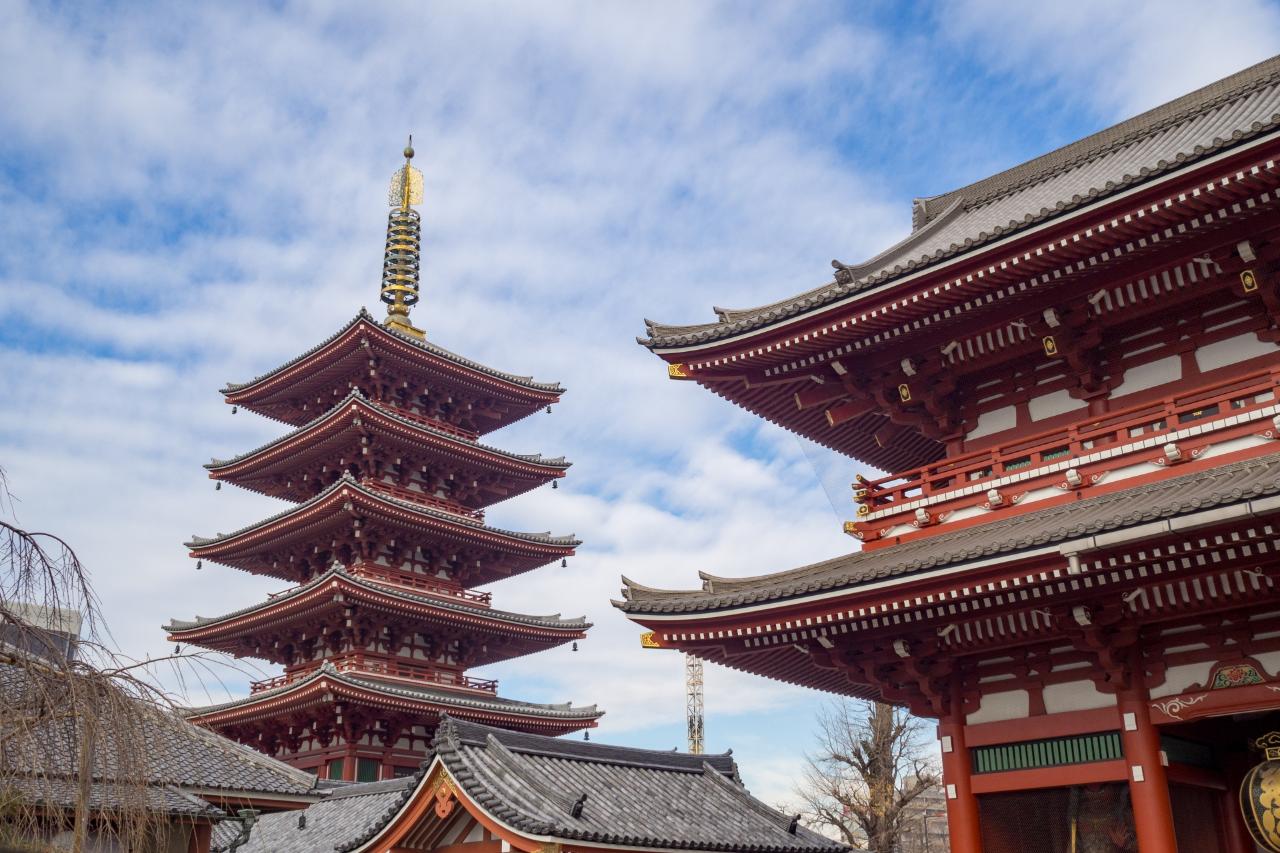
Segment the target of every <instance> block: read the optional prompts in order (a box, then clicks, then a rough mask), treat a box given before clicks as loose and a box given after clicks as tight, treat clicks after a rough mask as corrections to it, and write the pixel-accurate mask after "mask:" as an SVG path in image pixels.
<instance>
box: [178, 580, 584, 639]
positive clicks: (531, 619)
mask: <svg viewBox="0 0 1280 853" xmlns="http://www.w3.org/2000/svg"><path fill="white" fill-rule="evenodd" d="M335 577H341V578H343V579H344V580H346V581H347V582H349V583H351V584H354V585H356V586H359V587H363V588H365V589H368V590H370V591H372V592H377V593H381V594H384V595H392V596H395V597H396V598H401V599H403V600H405V601H407V602H413V603H417V604H427V605H430V606H432V607H437V608H439V609H441V610H446V611H450V612H453V613H458V614H465V615H468V616H479V617H483V618H489V619H496V620H500V621H503V622H510V623H513V624H517V625H530V626H533V627H536V628H551V629H558V630H579V631H585V630H587V629H588V628H590V627H591V623H590V622H588V621H587V620H586V617H585V616H578V617H576V618H573V619H565V618H563V617H561V616H560V614H559V613H553V614H550V615H546V616H530V615H527V614H524V613H510V612H507V611H505V610H494V609H492V608H489V607H473V606H469V605H467V604H464V603H463V602H462V601H461V600H459V601H456V602H455V601H450V600H449V599H447V598H444V597H442V596H440V597H437V596H429V595H417V594H415V593H413V592H410V591H407V590H403V589H398V588H396V587H394V586H389V585H387V584H382V583H378V582H377V581H370V580H366V579H364V578H361V577H358V576H356V575H353V574H351V573H350V572H348V571H347V570H346V568H344V567H343V566H334V567H333V568H331V569H330V570H329V571H327V572H325V573H324V574H322V575H319V576H317V577H316V578H315V579H314V580H312V581H310V582H308V583H305V584H303V585H302V586H296V587H294V588H293V589H290V590H286V591H285V592H282V593H280V594H278V595H275V596H273V597H272V598H269V599H267V600H266V601H260V602H257V603H256V604H251V605H249V606H248V607H242V608H240V609H239V610H233V611H232V612H230V613H224V614H223V615H221V616H208V617H206V616H197V617H196V618H195V619H192V620H182V619H171V620H169V624H168V625H164V626H163V629H164V630H165V631H169V632H173V631H187V630H190V629H192V628H199V627H202V626H204V625H212V624H214V623H215V622H225V621H226V620H228V619H234V618H236V617H238V616H243V615H245V614H247V613H253V612H254V611H257V610H266V609H268V608H272V607H276V606H278V605H280V604H283V603H284V602H286V601H288V600H290V599H292V598H296V597H297V596H299V595H302V594H304V593H307V592H309V591H311V590H313V589H315V588H316V587H318V586H323V585H324V584H325V583H328V582H329V581H330V580H332V579H334V578H335Z"/></svg>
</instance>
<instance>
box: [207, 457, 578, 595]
mask: <svg viewBox="0 0 1280 853" xmlns="http://www.w3.org/2000/svg"><path fill="white" fill-rule="evenodd" d="M372 525H377V526H379V527H382V528H384V529H386V530H387V531H388V534H389V535H388V536H387V537H386V539H387V540H396V541H399V542H401V543H403V542H405V541H410V542H411V543H412V545H413V547H414V548H417V549H421V550H424V551H425V550H427V549H429V548H431V547H432V546H437V547H440V548H443V549H449V551H450V553H452V554H461V553H465V554H466V561H462V562H461V563H460V565H458V566H457V567H456V568H457V571H458V573H459V574H460V575H462V576H461V577H458V578H455V580H457V582H458V583H461V584H462V585H463V586H466V587H471V586H478V585H480V584H484V583H488V582H490V581H494V580H498V579H500V578H504V577H510V576H511V575H515V574H520V573H521V572H526V571H529V570H530V569H535V568H537V567H539V566H542V565H545V564H546V563H549V562H551V561H552V560H555V559H558V558H562V557H568V556H572V555H573V553H574V548H575V547H576V546H578V545H580V544H582V543H581V542H580V541H579V540H578V539H576V538H574V537H573V536H571V535H570V536H553V535H551V534H550V533H520V532H514V531H510V530H502V529H499V528H496V527H488V526H486V525H485V524H483V523H482V522H481V521H479V520H477V519H476V518H474V517H472V516H470V515H462V514H459V513H456V512H450V511H447V510H444V509H438V508H435V507H432V506H427V505H425V504H423V503H420V502H418V501H416V500H409V499H406V498H402V497H397V496H393V495H391V494H388V493H387V492H385V491H382V490H381V489H380V488H379V487H378V485H377V484H376V483H370V482H368V481H363V482H360V481H357V480H355V479H354V478H353V477H351V476H350V475H344V476H343V478H342V479H341V480H339V481H338V482H336V483H334V484H333V485H332V486H330V487H329V488H327V489H325V490H324V491H323V492H321V493H320V494H318V495H316V496H315V497H314V498H312V499H311V500H308V501H306V502H304V503H301V504H298V505H297V506H293V507H290V508H289V509H287V510H285V511H284V512H281V513H278V514H276V515H273V516H271V517H270V518H266V519H263V520H262V521H259V522H257V523H255V524H252V525H250V526H248V527H245V528H243V529H241V530H237V531H235V532H234V533H227V534H219V535H218V536H215V537H212V538H203V537H198V536H195V537H192V539H191V541H190V542H188V543H186V544H187V547H189V548H190V549H191V556H192V557H197V558H200V559H207V560H212V561H214V562H217V563H222V564H223V565H227V566H232V567H234V568H238V569H243V570H245V571H248V572H253V573H254V574H261V575H267V576H270V577H278V578H283V579H285V580H293V579H304V578H306V577H309V576H311V575H314V574H316V573H317V572H316V571H314V569H315V568H319V567H324V568H327V567H329V566H331V565H332V564H333V563H334V562H335V561H336V562H340V563H348V564H349V563H353V562H355V561H356V559H357V558H359V557H360V556H361V553H360V552H361V550H362V549H366V548H369V549H375V548H376V547H377V545H378V544H379V538H378V537H377V536H375V535H372V534H371V529H370V528H371V526H372ZM384 541H386V540H384ZM368 556H370V557H372V556H376V554H371V555H368ZM477 563H478V565H477ZM291 567H293V568H292V569H291Z"/></svg>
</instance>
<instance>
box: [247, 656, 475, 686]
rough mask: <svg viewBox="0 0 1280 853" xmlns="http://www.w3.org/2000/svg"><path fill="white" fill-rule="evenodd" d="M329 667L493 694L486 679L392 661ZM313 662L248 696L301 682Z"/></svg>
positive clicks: (356, 659) (354, 660)
mask: <svg viewBox="0 0 1280 853" xmlns="http://www.w3.org/2000/svg"><path fill="white" fill-rule="evenodd" d="M332 663H333V666H334V668H335V669H337V670H338V672H348V673H352V674H355V675H377V676H379V677H381V678H395V679H402V680H405V681H413V682H417V683H426V684H438V685H440V686H442V687H453V688H461V689H464V690H475V691H478V692H481V693H491V694H492V693H497V691H498V682H497V681H495V680H493V679H487V678H472V677H470V676H468V675H463V674H461V673H457V672H452V671H450V670H440V669H432V668H430V667H425V666H415V665H413V664H405V663H400V662H398V661H394V660H386V659H383V658H366V657H365V656H364V655H359V654H357V655H352V656H350V657H344V658H339V659H334V660H333V661H332ZM319 666H320V664H319V663H318V662H317V663H316V664H315V665H314V666H310V667H307V668H305V669H298V670H294V671H293V672H286V673H283V674H281V675H277V676H276V677H274V678H264V679H262V680H261V681H255V682H253V683H251V684H250V685H249V692H250V693H251V694H252V693H260V692H262V691H264V690H272V689H274V688H276V687H283V686H285V685H287V684H292V683H293V682H295V681H301V680H303V679H305V678H308V677H310V676H311V675H313V674H314V673H315V671H316V670H317V669H318V668H319Z"/></svg>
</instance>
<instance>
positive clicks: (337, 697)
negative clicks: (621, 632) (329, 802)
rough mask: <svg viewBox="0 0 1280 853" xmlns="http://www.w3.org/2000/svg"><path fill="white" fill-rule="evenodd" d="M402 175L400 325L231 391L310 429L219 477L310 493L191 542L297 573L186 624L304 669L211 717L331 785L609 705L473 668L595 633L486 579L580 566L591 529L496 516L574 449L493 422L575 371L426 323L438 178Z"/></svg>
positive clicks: (269, 569)
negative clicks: (462, 736) (537, 444)
mask: <svg viewBox="0 0 1280 853" xmlns="http://www.w3.org/2000/svg"><path fill="white" fill-rule="evenodd" d="M405 154H406V161H405V165H404V167H403V168H402V169H401V170H400V171H399V172H398V173H397V174H396V177H395V179H394V180H393V183H392V192H391V206H392V211H391V214H390V218H389V223H388V227H387V247H386V260H385V265H384V274H383V286H382V300H383V302H385V303H386V304H387V312H388V316H387V319H386V320H385V322H382V323H379V322H378V321H376V320H375V319H374V318H373V317H372V316H371V315H370V314H368V313H367V312H365V311H363V310H361V312H360V313H359V314H357V315H356V316H355V318H354V319H352V320H351V321H350V322H349V323H347V324H346V325H345V326H344V327H343V328H342V329H340V330H339V331H338V332H337V333H336V334H335V335H333V336H332V337H330V338H329V339H327V340H325V341H323V342H322V343H320V344H319V345H318V346H316V347H314V348H312V349H310V350H308V351H307V352H305V353H303V354H302V355H300V356H298V357H297V358H295V359H293V360H292V361H289V362H288V363H286V364H284V365H282V366H280V367H278V368H276V369H275V370H272V371H270V372H268V373H266V374H264V375H263V376H260V377H258V378H257V379H253V380H251V381H249V382H245V383H242V384H233V385H228V386H227V387H226V388H225V389H223V394H224V395H225V397H226V402H227V403H228V404H230V405H232V406H234V407H238V408H244V409H247V410H249V411H252V412H256V413H258V414H261V415H264V416H266V417H269V418H272V419H274V420H278V421H281V422H283V423H284V424H286V425H288V426H290V427H293V430H292V432H289V433H287V434H286V435H284V436H282V437H280V438H278V439H276V440H275V441H272V442H270V443H269V444H266V445H264V446H263V447H260V448H257V449H256V450H252V451H250V452H248V453H245V454H242V455H240V456H237V457H235V458H234V459H227V460H217V459H215V460H214V461H213V462H212V463H211V464H209V465H208V466H206V467H207V468H208V469H209V476H210V477H211V478H213V479H214V480H217V481H218V487H219V488H220V487H221V484H222V483H223V482H228V483H234V484H236V485H238V486H241V487H243V488H246V489H251V490H253V491H256V492H260V493H262V494H266V495H271V496H273V497H277V498H282V499H284V500H286V501H289V502H290V503H291V504H292V505H291V506H290V507H289V508H288V509H286V510H285V511H283V512H281V513H279V514H278V515H275V516H272V517H271V518H267V519H264V520H262V521H260V522H257V523H255V524H253V525H250V526H248V527H246V528H244V529H242V530H237V531H235V532H233V533H229V534H225V535H223V534H219V535H217V536H215V537H212V538H200V537H197V538H194V539H193V541H191V542H190V543H188V545H189V547H190V549H191V556H192V557H194V558H196V559H198V560H200V561H202V563H203V562H209V563H219V564H221V565H224V566H230V567H232V568H236V569H240V570H242V571H247V572H252V573H254V574H258V575H265V576H269V577H275V578H280V579H281V580H283V581H286V582H289V583H291V584H293V586H292V587H291V588H289V589H288V590H286V591H284V592H280V593H278V594H276V595H273V596H271V597H270V598H269V599H268V600H266V601H262V602H259V603H257V604H254V605H251V606H249V607H246V608H244V609H242V610H239V611H236V612H234V613H228V614H225V615H222V616H217V617H212V618H207V617H197V618H196V619H194V620H192V621H178V620H174V621H172V622H171V623H170V624H169V625H168V626H166V630H167V631H168V632H169V635H170V638H171V639H172V640H173V641H175V642H178V643H190V644H194V645H197V646H202V647H204V648H208V649H214V650H217V651H222V652H226V653H229V654H232V655H236V656H237V657H248V658H257V659H259V660H263V661H267V662H269V663H273V664H280V665H283V667H284V672H283V674H281V675H279V676H278V677H275V678H271V679H267V680H264V681H260V682H256V683H254V684H253V685H252V688H251V692H250V695H249V696H247V697H245V698H243V699H238V700H235V701H232V702H227V703H224V704H220V705H215V706H210V707H205V708H197V709H193V710H192V715H191V718H192V719H193V720H194V721H196V722H198V723H200V724H202V725H205V726H208V727H210V728H213V729H215V730H217V731H218V732H220V733H222V734H224V735H227V736H229V737H231V738H233V739H235V740H238V741H240V742H242V743H245V744H248V745H250V746H253V747H256V748H258V749H260V750H262V751H263V752H265V753H268V754H270V755H275V756H277V757H280V758H283V759H284V760H285V761H287V762H288V763H290V764H292V765H294V766H296V767H300V768H304V769H308V770H312V771H313V772H316V773H317V774H319V775H320V776H322V777H327V778H331V779H344V780H359V781H374V780H377V779H380V778H389V777H392V776H406V775H410V774H412V773H414V772H416V771H417V769H418V765H419V763H420V762H421V761H422V759H423V758H424V757H425V756H426V754H427V752H428V749H429V747H430V744H431V741H432V737H433V735H434V732H435V728H436V725H437V723H438V722H439V720H440V718H441V716H442V715H443V714H445V713H448V714H449V715H451V716H453V717H454V718H457V719H460V720H471V721H475V722H478V723H486V724H490V725H495V726H499V727H503V728H510V729H516V730H520V731H526V732H535V733H540V734H547V735H560V734H564V733H567V732H573V731H577V730H580V729H584V728H588V727H592V726H594V725H595V724H596V723H595V720H596V719H597V718H598V717H599V716H600V713H601V712H599V711H597V710H596V708H595V707H594V706H584V707H574V706H573V705H571V704H563V705H542V704H533V703H528V702H518V701H514V700H511V699H505V698H502V697H500V696H498V694H497V684H496V682H494V681H491V680H484V679H478V678H473V677H471V676H469V675H468V674H467V670H468V669H470V668H471V667H476V666H483V665H485V664H491V663H495V662H498V661H503V660H509V659H511V658H514V657H517V656H520V655H526V654H530V653H532V652H537V651H541V650H543V649H549V648H553V647H555V646H559V645H563V644H565V643H571V642H573V643H576V641H577V640H580V639H582V638H583V637H584V636H585V632H586V630H587V628H589V627H590V625H589V624H588V623H587V622H586V621H585V620H583V619H581V618H578V619H564V618H561V617H560V616H558V615H553V616H530V615H525V614H522V613H512V612H508V611H503V610H499V609H497V608H494V607H493V606H492V602H491V596H490V594H489V593H487V592H478V591H476V590H475V589H474V587H476V586H480V585H483V584H489V583H492V582H493V581H497V580H501V579H502V578H507V577H511V576H512V575H516V574H520V573H523V572H528V571H531V570H533V569H536V568H538V567H540V566H544V565H546V564H548V563H554V562H559V563H563V562H564V560H565V559H566V558H567V557H569V556H571V555H572V554H573V553H574V548H575V547H576V546H577V545H578V544H580V543H579V542H578V541H577V540H576V539H574V538H573V537H572V536H552V535H550V534H545V533H520V532H514V531H510V530H503V529H500V528H497V527H493V526H490V525H488V524H487V523H486V522H485V509H486V508H487V507H489V506H491V505H492V504H494V503H496V502H498V501H501V500H504V499H505V498H509V497H512V496H514V495H518V494H521V493H523V492H526V491H528V490H530V489H533V488H535V487H537V486H541V485H544V484H546V483H548V482H554V481H555V480H557V479H558V478H560V477H563V476H564V474H565V471H566V470H567V469H568V467H569V463H567V462H565V461H564V459H562V458H546V457H543V456H538V455H524V454H516V453H510V452H507V451H504V450H499V449H497V448H495V447H491V446H489V445H487V444H484V443H482V442H481V441H480V439H481V437H482V436H485V435H486V434H488V433H491V432H493V431H495V430H497V429H499V428H501V427H504V426H506V425H508V424H511V423H513V422H515V421H517V420H519V419H521V418H524V417H526V416H528V415H530V414H533V413H534V412H541V411H543V410H544V409H546V410H548V411H549V410H550V406H551V405H552V404H553V403H555V402H557V401H558V400H559V398H560V395H561V393H563V390H564V389H562V388H561V387H560V386H559V385H556V384H547V383H543V382H535V381H534V380H532V379H530V378H528V377H525V376H515V375H512V374H508V373H503V372H501V371H498V370H493V369H491V368H488V367H485V366H483V365H481V364H477V363H476V362H474V361H471V360H469V359H466V358H463V357H462V356H459V355H456V354H454V353H452V352H450V351H448V350H445V349H443V348H441V347H439V346H437V345H435V344H434V343H432V342H430V341H428V340H427V339H426V336H425V334H424V333H423V332H422V331H421V330H420V329H418V328H416V327H415V326H413V325H412V323H410V321H409V311H410V309H411V308H412V306H413V305H414V304H415V303H416V302H417V301H418V273H419V234H420V225H419V217H418V213H417V211H416V210H414V209H413V207H412V205H413V204H416V203H419V202H420V201H421V193H422V174H421V172H419V171H418V170H417V169H415V168H413V167H412V166H411V165H410V162H409V160H410V159H411V158H412V156H413V150H412V148H408V149H406V151H405Z"/></svg>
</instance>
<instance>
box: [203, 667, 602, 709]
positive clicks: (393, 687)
mask: <svg viewBox="0 0 1280 853" xmlns="http://www.w3.org/2000/svg"><path fill="white" fill-rule="evenodd" d="M322 677H323V678H328V679H329V680H330V681H331V682H334V683H337V684H347V685H349V686H352V687H360V688H364V689H366V690H374V691H377V692H379V693H385V694H388V695H392V696H401V697H404V698H408V699H418V700H421V701H423V702H429V703H432V704H434V705H438V706H440V707H443V708H452V709H455V710H456V711H457V712H458V713H466V711H467V710H475V711H482V712H483V711H497V712H499V713H516V714H523V715H526V716H530V717H538V718H543V719H552V720H594V719H596V718H598V717H601V716H603V715H604V712H603V711H600V710H598V709H597V708H596V706H595V705H579V706H577V707H575V706H574V705H573V703H571V702H561V703H551V704H542V703H536V702H520V701H517V700H515V699H504V698H503V697H501V696H476V695H472V694H468V693H460V692H457V691H451V690H449V689H447V688H444V687H435V686H431V685H427V684H422V685H417V684H406V683H404V682H400V681H394V682H393V681H383V680H381V679H378V678H375V677H373V676H364V675H360V674H358V673H355V672H341V671H339V670H338V669H337V667H335V666H334V665H333V664H332V663H331V662H329V661H325V662H324V663H322V664H321V665H320V666H319V667H318V668H317V669H316V671H315V673H314V674H312V675H310V676H308V677H306V678H302V679H299V680H298V681H293V682H290V683H288V684H284V685H281V686H280V687H273V688H271V689H270V690H262V691H259V692H258V693H254V694H252V695H250V696H244V697H241V698H239V699H233V700H231V701H230V702H223V703H220V704H217V705H206V706H204V707H200V708H188V709H187V710H186V713H187V714H189V715H191V716H201V715H204V714H210V713H213V712H214V711H223V710H226V709H228V708H236V707H246V706H250V705H255V704H257V703H259V702H265V701H266V700H268V699H271V698H274V697H276V696H279V695H282V694H284V693H289V692H291V691H295V690H301V689H303V688H304V687H306V686H308V685H309V684H311V683H312V682H313V681H316V680H318V679H320V678H322Z"/></svg>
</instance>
